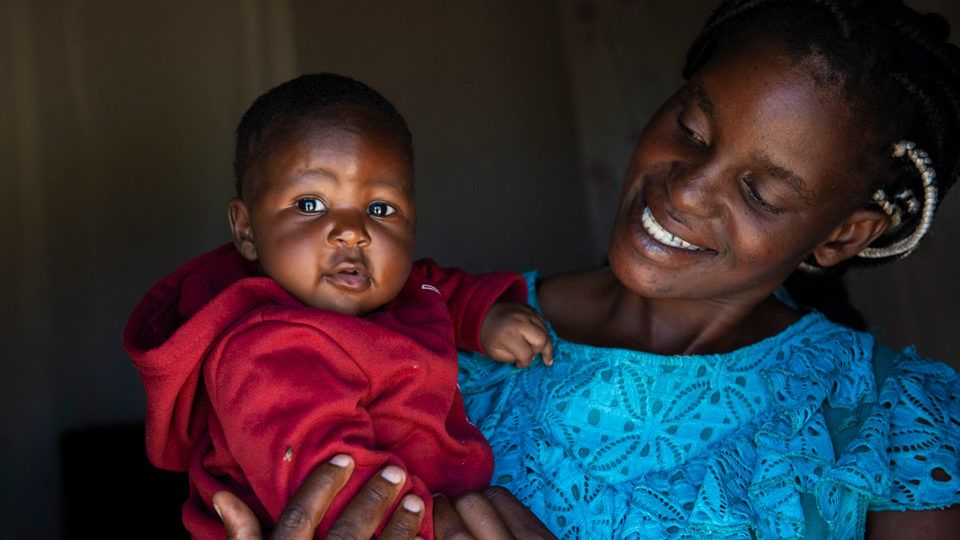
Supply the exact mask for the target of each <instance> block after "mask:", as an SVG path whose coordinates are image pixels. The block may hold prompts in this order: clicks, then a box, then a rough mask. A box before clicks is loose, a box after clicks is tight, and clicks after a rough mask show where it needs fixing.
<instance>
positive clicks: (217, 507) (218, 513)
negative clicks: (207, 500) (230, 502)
mask: <svg viewBox="0 0 960 540" xmlns="http://www.w3.org/2000/svg"><path fill="white" fill-rule="evenodd" d="M213 511H214V512H216V513H217V515H218V516H220V521H223V514H222V513H221V512H220V507H219V506H217V503H213Z"/></svg>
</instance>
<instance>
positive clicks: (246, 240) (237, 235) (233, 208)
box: [227, 197, 257, 262]
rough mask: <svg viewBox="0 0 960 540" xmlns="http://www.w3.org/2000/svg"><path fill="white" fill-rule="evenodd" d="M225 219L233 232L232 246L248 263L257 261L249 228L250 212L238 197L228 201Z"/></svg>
mask: <svg viewBox="0 0 960 540" xmlns="http://www.w3.org/2000/svg"><path fill="white" fill-rule="evenodd" d="M227 218H229V219H230V230H231V231H232V232H233V245H235V246H237V251H239V252H240V255H241V256H243V258H244V259H246V260H248V261H251V262H252V261H255V260H257V246H256V244H254V242H253V228H252V227H251V226H250V210H249V209H248V208H247V203H245V202H243V199H241V198H240V197H234V198H232V199H230V203H229V204H228V205H227Z"/></svg>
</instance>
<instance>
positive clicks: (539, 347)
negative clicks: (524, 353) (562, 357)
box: [521, 318, 553, 366]
mask: <svg viewBox="0 0 960 540" xmlns="http://www.w3.org/2000/svg"><path fill="white" fill-rule="evenodd" d="M532 322H533V324H531V325H529V326H527V327H526V328H524V329H523V331H522V332H521V336H523V339H524V341H526V342H527V345H528V346H529V348H530V358H529V359H528V361H527V363H528V364H529V363H530V361H532V360H533V357H534V356H536V355H537V354H540V355H541V357H542V358H543V363H544V365H547V366H550V365H553V342H552V341H551V340H550V333H549V332H548V331H547V327H546V325H544V324H543V321H541V320H540V319H539V318H538V319H535V321H532Z"/></svg>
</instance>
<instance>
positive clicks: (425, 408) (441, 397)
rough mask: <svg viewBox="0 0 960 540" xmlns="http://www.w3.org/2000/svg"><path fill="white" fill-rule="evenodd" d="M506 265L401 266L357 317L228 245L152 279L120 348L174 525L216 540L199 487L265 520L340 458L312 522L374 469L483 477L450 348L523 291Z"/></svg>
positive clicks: (428, 482) (486, 454) (450, 482)
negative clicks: (405, 269)
mask: <svg viewBox="0 0 960 540" xmlns="http://www.w3.org/2000/svg"><path fill="white" fill-rule="evenodd" d="M525 288H526V287H525V285H524V282H523V279H522V278H521V277H520V276H519V275H518V274H507V273H490V274H484V275H481V276H472V275H469V274H466V273H464V272H461V271H458V270H448V269H443V268H440V267H439V266H437V265H436V264H435V263H433V262H432V261H429V260H423V261H418V262H416V263H414V266H413V270H412V271H411V273H410V277H409V278H408V280H407V283H406V285H405V286H404V288H403V290H402V291H401V292H400V294H398V295H397V297H396V298H395V299H394V300H392V301H391V302H390V303H388V304H387V305H386V306H384V307H383V308H382V309H380V310H377V311H375V312H373V313H370V314H368V315H366V316H363V317H354V316H350V315H344V314H340V313H335V312H331V311H325V310H320V309H316V308H311V307H307V306H305V305H304V304H302V303H301V302H299V301H298V300H297V299H295V298H294V297H293V296H291V295H290V294H288V293H287V292H286V291H284V290H283V289H282V288H281V287H280V286H279V285H278V284H277V283H276V282H275V281H273V280H272V279H270V278H265V277H255V269H254V268H253V267H252V266H251V265H250V263H248V262H247V261H245V260H244V259H243V258H242V257H241V256H240V255H239V254H238V253H237V252H236V250H235V249H234V248H233V246H232V245H225V246H222V247H220V248H218V249H216V250H214V251H212V252H210V253H207V254H205V255H203V256H201V257H199V258H197V259H194V260H193V261H190V262H188V263H187V264H185V265H183V266H181V267H180V268H178V269H177V270H175V271H174V272H173V273H172V274H170V275H169V276H167V277H165V278H163V279H162V280H161V281H160V282H159V283H157V284H156V285H155V286H154V287H153V288H152V289H150V291H148V292H147V294H146V296H145V297H144V299H143V300H142V301H141V302H140V304H139V305H138V306H137V307H136V309H135V310H134V312H133V314H132V315H131V316H130V320H129V321H128V322H127V327H126V329H125V331H124V346H125V348H126V349H127V352H128V353H129V354H130V356H131V357H132V358H133V362H134V364H135V365H136V367H137V370H138V371H139V372H140V377H141V379H142V380H143V385H144V388H145V389H146V394H147V413H146V443H147V454H148V457H149V458H150V460H151V462H152V463H153V464H154V465H156V466H157V467H160V468H162V469H169V470H174V471H189V477H190V496H189V499H188V500H187V502H186V503H185V504H184V509H183V520H184V524H185V525H186V527H187V529H188V530H189V531H190V532H191V534H193V535H194V536H195V537H197V538H215V537H216V538H222V537H223V534H224V528H223V525H222V524H221V522H220V520H219V518H218V517H217V515H216V513H214V511H213V510H212V506H211V502H210V501H211V497H212V496H213V494H214V493H215V492H217V491H219V490H224V489H225V490H229V491H231V492H233V493H234V494H236V495H237V496H239V497H240V498H241V499H243V500H244V501H245V502H246V503H247V504H248V505H249V506H250V507H251V508H252V509H253V510H254V512H255V513H256V514H257V516H258V518H259V519H260V521H261V523H263V524H265V525H267V526H268V527H272V525H273V524H274V523H276V520H277V518H278V517H279V515H280V512H281V511H282V510H283V507H284V505H285V504H286V503H287V501H288V500H289V499H290V498H291V496H292V495H293V494H294V492H295V491H296V490H297V488H298V487H299V486H300V484H301V483H302V481H303V480H304V478H305V477H306V476H307V474H308V473H309V472H310V471H311V470H312V469H313V467H314V466H316V465H317V464H319V463H323V462H325V461H327V460H329V459H330V458H331V457H333V456H334V455H336V454H338V453H346V454H349V455H350V456H352V457H353V458H354V460H355V461H356V470H355V471H354V473H353V476H352V477H351V479H350V482H349V483H348V484H347V486H346V487H345V488H344V489H343V490H342V491H341V493H340V495H338V496H337V498H336V499H335V501H334V503H333V505H332V507H331V509H330V511H328V512H327V514H326V516H325V517H324V519H323V522H322V523H321V525H320V528H319V529H318V536H322V535H323V534H325V532H326V530H327V529H328V528H329V527H330V525H331V524H332V522H333V519H334V518H335V517H336V516H338V515H339V513H340V511H341V510H342V509H343V507H344V505H345V503H346V502H347V501H349V499H350V498H351V497H352V496H353V494H355V493H356V492H357V491H358V490H359V488H360V486H361V485H362V484H363V482H365V481H366V480H367V479H369V478H370V477H372V476H373V475H374V474H377V473H378V472H379V470H380V469H381V468H382V467H384V466H385V465H387V464H394V465H398V466H400V467H402V468H404V469H405V470H406V471H407V472H408V478H409V479H408V481H407V485H406V486H405V487H404V493H409V492H413V493H416V494H417V495H419V496H420V497H421V498H423V500H424V502H425V503H426V505H427V508H426V510H425V519H424V522H423V525H422V526H421V530H420V535H422V536H423V537H424V538H432V537H433V522H432V518H431V494H432V493H438V492H439V493H444V494H446V495H448V496H455V495H457V494H458V493H461V492H463V491H467V490H471V489H478V488H483V487H485V486H486V485H487V483H488V482H489V480H490V474H491V471H492V468H493V456H492V454H491V451H490V448H489V446H488V445H487V443H486V441H485V440H484V439H483V436H482V435H481V434H480V432H479V431H478V430H477V428H476V427H475V426H473V424H471V423H470V422H469V421H468V420H467V418H466V415H465V414H464V409H463V400H462V397H461V395H460V392H459V390H458V388H457V358H456V349H457V348H460V349H465V350H471V351H479V352H482V347H481V345H480V326H481V323H482V322H483V318H484V316H485V315H486V313H487V310H488V309H489V308H490V306H491V305H492V304H493V303H494V302H495V301H498V300H505V301H516V302H522V301H524V300H525V299H526V290H525Z"/></svg>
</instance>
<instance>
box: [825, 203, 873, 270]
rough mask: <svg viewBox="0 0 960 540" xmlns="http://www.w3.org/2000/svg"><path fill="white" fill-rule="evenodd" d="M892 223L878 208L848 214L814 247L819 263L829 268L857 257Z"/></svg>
mask: <svg viewBox="0 0 960 540" xmlns="http://www.w3.org/2000/svg"><path fill="white" fill-rule="evenodd" d="M889 225H890V218H889V217H887V215H886V214H884V213H883V212H880V211H877V210H869V209H862V210H857V211H856V212H854V213H852V214H850V215H849V216H847V218H846V219H844V220H843V222H842V223H840V225H838V226H837V228H835V229H834V230H833V231H831V232H830V234H829V235H828V236H827V238H826V239H825V240H824V241H823V242H821V243H820V245H818V246H817V247H815V248H814V249H813V256H814V257H815V258H816V259H817V264H819V265H820V266H822V267H824V268H827V267H829V266H834V265H836V264H839V263H841V262H843V261H845V260H847V259H849V258H851V257H855V256H856V255H857V253H860V252H861V251H862V250H863V249H864V248H865V247H867V246H869V245H870V242H873V241H874V240H876V239H877V237H879V236H880V235H881V234H883V233H884V231H886V230H887V227H888V226H889Z"/></svg>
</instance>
